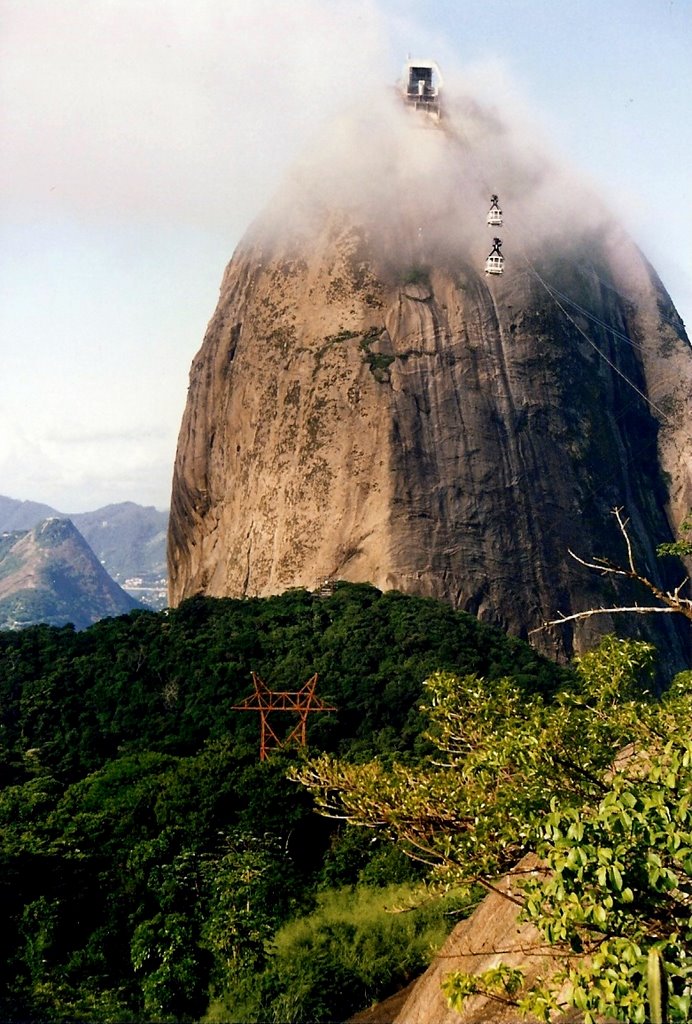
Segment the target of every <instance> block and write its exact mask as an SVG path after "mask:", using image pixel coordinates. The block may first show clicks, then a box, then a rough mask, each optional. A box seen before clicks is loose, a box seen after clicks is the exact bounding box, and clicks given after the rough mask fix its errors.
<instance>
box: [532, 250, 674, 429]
mask: <svg viewBox="0 0 692 1024" xmlns="http://www.w3.org/2000/svg"><path fill="white" fill-rule="evenodd" d="M521 256H522V258H523V259H524V261H525V262H526V265H527V266H528V268H529V271H530V272H531V273H532V274H533V275H534V277H535V278H536V280H537V281H539V282H540V283H541V285H542V286H543V287H544V288H545V290H546V291H547V293H548V294H549V295H550V297H551V298H552V300H553V302H554V303H555V304H556V306H557V307H558V309H560V310H561V311H562V313H563V314H564V315H565V316H566V317H567V319H568V320H569V322H570V323H571V324H572V326H573V327H574V328H575V329H576V330H577V331H578V332H579V334H581V336H582V338H584V340H585V341H587V342H588V343H589V345H590V346H591V348H592V349H594V351H595V352H597V353H598V355H599V356H600V357H601V358H602V359H604V360H605V362H606V363H607V364H608V366H609V367H610V368H611V370H614V371H615V373H616V374H617V375H618V377H621V378H622V379H623V380H624V381H625V383H626V384H629V386H630V387H631V388H633V390H634V391H636V392H637V394H638V395H639V397H640V398H643V399H644V401H645V402H646V404H647V405H649V406H650V407H651V408H652V409H654V410H655V411H656V412H657V413H658V415H659V416H660V417H661V418H662V419H663V420H664V421H665V422H666V423H668V424H672V420H671V419H670V417H669V416H668V415H667V414H666V413H665V412H664V411H663V409H661V408H660V407H659V406H658V405H656V403H655V402H652V401H651V399H650V398H649V397H648V396H647V395H645V394H644V392H643V391H642V390H641V389H640V388H638V387H637V385H636V384H635V383H634V381H631V380H630V379H629V377H628V376H627V375H626V374H625V373H623V372H622V370H621V369H620V368H619V366H617V365H616V363H614V362H613V361H612V359H609V358H608V356H607V355H606V354H605V352H603V350H602V349H600V348H599V347H598V345H597V344H596V342H595V341H593V340H592V339H591V338H590V337H589V336H588V334H587V333H586V331H584V330H582V328H581V327H580V326H579V324H578V323H577V322H576V320H575V319H574V317H573V316H571V315H570V313H569V312H568V311H567V310H566V309H565V307H564V306H563V305H562V303H561V302H560V300H559V298H557V297H556V295H555V294H554V293H553V290H552V288H551V286H550V285H549V284H548V283H547V282H546V281H544V280H543V278H542V277H541V275H540V274H539V273H538V271H537V270H536V268H535V267H534V266H533V264H532V263H531V261H530V260H529V258H528V256H527V255H526V253H524V252H522V253H521Z"/></svg>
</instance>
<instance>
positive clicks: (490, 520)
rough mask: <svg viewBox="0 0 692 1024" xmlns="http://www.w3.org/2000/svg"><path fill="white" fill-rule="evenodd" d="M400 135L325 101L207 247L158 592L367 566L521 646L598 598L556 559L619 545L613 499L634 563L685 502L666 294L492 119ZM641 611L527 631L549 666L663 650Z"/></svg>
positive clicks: (309, 577)
mask: <svg viewBox="0 0 692 1024" xmlns="http://www.w3.org/2000/svg"><path fill="white" fill-rule="evenodd" d="M426 124H427V122H426V121H425V115H420V114H412V113H410V112H408V111H405V110H402V109H399V108H398V107H396V106H391V107H390V106H387V105H384V106H383V107H382V108H378V109H374V108H373V109H371V110H370V111H369V112H368V113H367V114H366V115H362V116H361V115H358V116H356V117H352V118H345V119H344V121H343V122H342V123H340V124H339V125H337V126H335V128H334V131H333V134H332V137H330V138H327V139H326V140H323V141H322V143H321V145H320V146H317V147H316V154H315V156H314V159H313V158H311V159H308V160H306V162H305V165H304V166H302V167H301V168H299V169H298V170H297V171H296V173H295V175H294V177H293V178H292V179H291V180H290V181H289V182H288V183H287V185H286V187H285V189H284V191H283V192H282V194H281V195H280V196H279V197H278V198H277V200H276V201H275V203H274V204H273V205H272V206H271V207H270V209H269V210H267V211H266V213H265V214H264V215H263V216H262V217H261V218H260V219H259V221H258V222H257V223H256V224H255V225H254V226H253V227H252V228H251V230H250V231H249V232H248V234H247V236H246V238H245V239H244V240H243V242H242V243H241V245H240V246H239V248H238V250H237V252H236V253H235V255H234V257H233V259H232V260H231V263H230V264H229V266H228V268H227V270H226V273H225V274H224V278H223V282H222V286H221V295H220V299H219V304H218V307H217V309H216V312H215V314H214V316H213V318H212V320H211V322H210V324H209V328H208V331H207V334H206V337H205V340H204V344H203V345H202V348H201V350H200V352H199V353H198V354H197V356H196V357H195V359H194V361H193V364H192V369H191V373H190V388H189V395H188V401H187V407H186V410H185V414H184V417H183V422H182V426H181V430H180V436H179V442H178V451H177V457H176V462H175V472H174V480H173V493H172V508H171V521H170V529H169V555H168V557H169V580H170V583H169V598H170V602H171V604H177V603H178V602H179V601H181V600H182V599H183V598H185V597H189V596H191V595H193V594H197V593H203V594H208V595H212V596H224V595H230V596H242V595H268V594H272V593H277V592H281V591H283V590H286V589H288V588H290V587H296V586H305V587H308V588H311V589H312V588H316V587H318V586H320V584H322V583H323V581H325V580H327V579H346V580H351V581H370V582H372V583H373V584H375V585H376V586H377V587H379V588H381V589H391V588H396V589H400V590H402V591H405V592H408V593H416V594H422V595H429V596H434V597H438V598H442V599H444V600H447V601H449V602H451V603H452V604H453V605H454V606H455V607H460V608H464V609H467V610H469V611H471V612H473V613H475V614H477V615H478V616H479V617H481V618H482V619H485V620H487V621H490V622H493V623H495V624H498V625H500V626H502V627H504V628H505V629H507V630H510V631H511V632H513V633H516V634H518V635H522V636H526V634H527V632H528V631H529V630H530V629H532V628H534V627H536V626H538V625H539V624H540V623H541V622H543V621H544V620H545V619H547V618H551V617H553V616H554V615H555V613H556V612H557V611H558V610H559V611H561V612H563V613H565V614H569V613H571V612H573V611H578V610H581V609H584V608H588V607H593V606H594V605H599V604H601V603H603V602H608V603H610V601H611V599H613V598H615V599H617V597H618V594H617V591H616V590H615V589H614V587H613V584H612V582H611V581H608V580H603V579H601V578H600V577H598V576H597V575H594V574H592V573H589V572H588V571H587V570H584V569H582V568H580V567H579V566H578V565H577V564H576V563H574V562H573V561H572V560H571V559H570V558H569V556H568V553H567V551H568V548H572V549H573V550H575V551H577V552H579V553H580V554H582V555H584V556H590V555H593V554H600V555H607V556H609V557H611V558H614V559H617V558H619V557H623V556H624V553H623V552H622V550H621V538H620V537H619V535H618V534H617V530H616V528H615V524H614V523H613V521H612V516H610V514H609V510H610V509H611V508H612V507H614V506H616V505H618V506H624V507H625V508H626V510H627V513H628V515H629V516H630V517H631V519H632V527H631V528H632V535H633V538H634V544H635V549H636V552H637V556H638V558H639V559H640V561H641V564H642V567H643V568H644V569H645V570H646V571H647V572H649V573H651V574H652V575H655V576H657V577H660V573H661V563H660V562H657V559H656V557H655V550H654V549H655V545H656V544H657V543H659V542H661V541H664V540H666V539H668V538H669V537H670V536H671V531H673V530H674V529H675V527H676V525H677V524H678V523H679V522H680V520H681V518H682V516H683V515H684V513H685V511H686V509H687V507H688V506H689V505H690V504H692V479H691V476H690V464H691V461H692V460H691V450H692V449H691V442H690V437H689V422H690V415H689V414H690V396H691V395H692V350H691V349H690V346H689V343H688V341H687V339H686V336H685V332H684V329H683V325H682V322H681V321H680V318H679V317H678V315H677V313H676V311H675V309H674V307H673V305H672V303H671V300H670V298H669V297H668V295H667V293H666V292H665V289H664V288H663V286H662V284H661V283H660V281H659V280H658V278H657V276H656V274H655V273H654V271H653V270H652V269H651V267H650V266H649V265H648V264H647V262H646V260H645V259H644V258H643V257H642V255H641V254H640V253H639V251H638V250H637V248H636V247H635V246H634V245H633V244H632V242H631V241H629V240H628V239H627V238H626V237H625V236H624V234H623V232H622V231H621V230H620V229H619V227H618V226H617V225H616V224H614V223H613V222H612V220H611V219H610V218H609V217H608V216H607V215H606V214H605V213H604V212H603V211H602V210H601V209H600V208H599V206H598V204H597V203H595V202H594V200H593V197H591V196H589V195H587V194H585V193H583V191H582V190H581V188H580V186H579V184H578V183H576V182H574V181H573V180H570V179H569V177H568V176H566V175H564V174H563V173H562V172H561V171H559V170H558V169H556V168H555V167H554V166H550V165H548V164H547V163H546V161H545V160H544V158H543V157H541V156H539V155H537V154H534V153H532V152H530V151H529V150H528V148H527V147H526V145H525V144H524V142H523V140H516V139H515V138H514V136H513V135H512V132H511V130H510V129H508V128H507V127H506V126H504V125H502V124H500V123H498V122H497V121H496V120H495V119H494V118H492V117H490V116H489V115H487V114H484V113H483V112H481V111H479V110H478V109H477V108H476V107H475V106H473V105H472V104H470V103H466V104H463V103H462V104H459V106H458V107H457V108H456V109H454V110H451V111H450V115H449V117H448V118H447V120H446V121H443V122H442V127H440V128H436V129H429V130H423V129H424V127H425V125H426ZM491 183H492V184H491ZM491 188H492V191H495V192H499V193H500V196H501V201H502V204H503V207H504V211H505V226H504V227H503V228H501V229H494V230H498V231H499V232H500V233H501V234H502V236H503V239H504V250H503V251H504V254H505V257H506V265H505V273H504V275H502V276H501V277H492V278H491V277H486V275H485V274H484V272H483V267H484V260H485V256H486V255H487V253H488V251H489V248H490V244H491V236H492V231H491V229H489V228H488V227H487V226H486V224H485V215H486V211H487V206H488V196H489V192H490V190H491ZM622 593H623V594H624V593H625V592H624V591H622ZM643 597H644V595H643V594H637V595H635V596H634V598H633V595H632V592H631V591H629V592H627V598H626V600H627V603H632V601H633V599H639V600H641V599H642V598H643ZM655 618H656V619H658V620H665V622H660V621H659V622H657V623H655V624H651V625H650V624H649V623H645V622H644V621H643V620H642V621H641V623H639V622H637V623H630V625H629V627H627V626H626V625H623V624H621V623H619V622H618V623H617V625H616V626H615V627H614V623H613V621H612V620H611V619H609V618H608V617H606V618H605V619H591V620H588V621H586V622H583V623H581V624H579V625H577V626H575V627H574V630H573V631H572V630H571V629H569V628H567V627H561V628H560V630H558V631H556V632H555V633H554V634H553V635H551V634H541V635H539V637H538V641H537V642H538V643H539V644H540V645H541V646H542V647H543V649H544V650H546V651H548V652H549V653H552V654H556V655H558V656H562V655H567V654H569V653H571V651H572V650H573V649H574V648H576V649H577V650H578V649H581V648H583V647H584V646H585V645H587V644H588V643H589V642H590V641H591V640H592V639H593V636H594V634H596V633H600V632H603V631H606V630H612V629H613V628H617V629H618V631H619V632H622V631H623V629H625V628H629V629H639V628H641V629H649V628H651V629H657V630H658V631H659V632H658V634H657V635H658V640H659V643H661V645H662V647H663V648H664V650H665V651H666V652H667V653H666V656H667V657H669V659H670V662H671V664H672V665H676V666H679V665H682V664H684V663H685V659H686V646H687V640H686V639H685V637H684V636H682V634H678V633H677V631H676V627H675V625H674V623H673V622H672V621H670V620H671V619H672V618H673V617H672V616H661V615H659V616H656V617H655Z"/></svg>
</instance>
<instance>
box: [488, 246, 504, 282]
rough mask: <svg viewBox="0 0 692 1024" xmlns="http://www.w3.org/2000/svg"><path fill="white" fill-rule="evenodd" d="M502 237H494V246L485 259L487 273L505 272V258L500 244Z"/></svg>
mask: <svg viewBox="0 0 692 1024" xmlns="http://www.w3.org/2000/svg"><path fill="white" fill-rule="evenodd" d="M501 245H502V239H501V238H493V247H492V249H491V250H490V253H489V255H488V258H487V260H486V261H485V272H486V274H503V273H504V270H505V258H504V256H503V255H502V252H501V249H500V246H501Z"/></svg>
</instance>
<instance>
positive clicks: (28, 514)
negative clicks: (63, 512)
mask: <svg viewBox="0 0 692 1024" xmlns="http://www.w3.org/2000/svg"><path fill="white" fill-rule="evenodd" d="M59 515H60V513H59V512H58V511H56V509H54V508H51V507H50V505H42V504H41V502H39V501H18V500H17V499H16V498H6V497H5V495H3V494H0V533H9V532H10V531H12V530H31V529H33V527H34V526H36V525H37V524H38V523H40V522H41V521H42V520H43V519H48V518H49V517H50V516H59Z"/></svg>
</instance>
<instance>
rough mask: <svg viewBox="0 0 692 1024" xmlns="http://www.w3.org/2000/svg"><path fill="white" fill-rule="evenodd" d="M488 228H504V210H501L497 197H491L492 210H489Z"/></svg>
mask: <svg viewBox="0 0 692 1024" xmlns="http://www.w3.org/2000/svg"><path fill="white" fill-rule="evenodd" d="M488 226H489V227H491V228H494V227H498V228H500V227H502V210H501V209H500V206H499V201H498V198H497V196H491V197H490V209H489V210H488Z"/></svg>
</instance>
